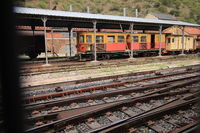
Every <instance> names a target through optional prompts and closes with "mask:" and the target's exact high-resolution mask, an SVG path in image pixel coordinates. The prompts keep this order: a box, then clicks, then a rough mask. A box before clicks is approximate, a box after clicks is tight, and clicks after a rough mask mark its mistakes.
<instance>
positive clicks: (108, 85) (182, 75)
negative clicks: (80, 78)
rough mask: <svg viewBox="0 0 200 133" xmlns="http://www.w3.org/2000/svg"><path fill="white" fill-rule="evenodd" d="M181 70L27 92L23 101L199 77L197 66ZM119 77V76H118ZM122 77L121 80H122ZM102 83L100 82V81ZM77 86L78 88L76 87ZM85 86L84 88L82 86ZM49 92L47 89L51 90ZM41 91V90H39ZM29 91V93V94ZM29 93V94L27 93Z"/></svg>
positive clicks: (98, 92)
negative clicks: (136, 77)
mask: <svg viewBox="0 0 200 133" xmlns="http://www.w3.org/2000/svg"><path fill="white" fill-rule="evenodd" d="M180 70H181V71H176V72H174V73H173V74H172V73H170V74H169V73H168V74H164V75H162V74H161V75H160V74H159V75H154V76H152V75H151V76H149V77H143V76H142V78H139V79H135V77H134V76H132V77H133V79H132V78H131V77H123V78H121V80H120V81H119V80H118V81H116V80H114V81H115V82H114V83H113V82H112V81H113V79H109V80H108V81H109V82H106V81H105V80H104V81H103V83H104V84H103V85H102V84H99V81H95V83H98V84H95V83H94V84H92V86H91V82H90V83H89V86H88V83H87V86H86V85H83V86H80V84H78V85H75V86H74V85H72V87H71V88H70V86H68V88H61V87H56V89H58V88H59V91H58V90H57V91H58V92H55V91H56V89H55V88H54V89H48V90H42V92H43V93H42V95H41V93H39V94H40V95H36V94H38V93H37V91H35V92H34V93H33V92H28V93H26V94H25V95H26V96H27V97H26V98H25V103H26V104H41V103H45V102H53V101H57V100H63V99H70V98H72V99H73V98H76V97H80V96H83V97H87V96H89V95H98V94H105V93H107V92H112V91H113V92H114V91H119V90H126V89H134V88H137V87H142V86H149V85H157V84H164V83H170V82H174V81H181V80H189V79H193V78H196V77H199V67H198V65H197V66H193V69H192V68H190V69H185V71H184V70H183V69H180ZM119 79H120V78H119ZM122 79H123V80H122ZM100 83H102V82H100ZM77 86H78V87H79V88H77ZM84 87H85V88H84ZM51 90H52V92H51V93H49V91H51ZM40 92H41V90H40ZM30 93H31V95H30ZM28 94H29V95H28Z"/></svg>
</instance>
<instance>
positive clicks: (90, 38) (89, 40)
mask: <svg viewBox="0 0 200 133" xmlns="http://www.w3.org/2000/svg"><path fill="white" fill-rule="evenodd" d="M91 42H92V36H91V35H86V43H91Z"/></svg>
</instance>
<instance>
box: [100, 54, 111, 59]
mask: <svg viewBox="0 0 200 133" xmlns="http://www.w3.org/2000/svg"><path fill="white" fill-rule="evenodd" d="M102 59H103V60H109V59H110V55H109V54H103V55H102Z"/></svg>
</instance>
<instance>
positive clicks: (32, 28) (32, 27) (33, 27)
mask: <svg viewBox="0 0 200 133" xmlns="http://www.w3.org/2000/svg"><path fill="white" fill-rule="evenodd" d="M31 30H32V31H33V45H34V47H33V48H34V51H35V26H31Z"/></svg>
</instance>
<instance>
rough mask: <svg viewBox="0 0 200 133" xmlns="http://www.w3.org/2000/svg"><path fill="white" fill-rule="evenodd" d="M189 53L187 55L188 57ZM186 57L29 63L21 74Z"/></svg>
mask: <svg viewBox="0 0 200 133" xmlns="http://www.w3.org/2000/svg"><path fill="white" fill-rule="evenodd" d="M190 56H191V55H188V57H190ZM185 58H187V57H180V56H168V57H164V58H156V57H145V58H140V59H139V60H138V61H137V60H136V61H128V60H127V59H118V60H116V59H115V60H109V61H102V62H101V63H100V64H98V65H91V64H89V63H88V62H67V63H63V62H60V63H58V62H56V64H55V63H52V64H53V65H52V66H49V67H42V66H41V64H37V65H36V64H31V65H24V66H22V67H21V76H22V77H23V76H24V77H25V76H33V75H40V74H46V73H57V72H70V71H76V70H87V69H97V68H106V67H108V66H109V67H119V66H125V65H136V64H144V63H150V62H152V61H159V62H160V61H166V60H176V59H185Z"/></svg>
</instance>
